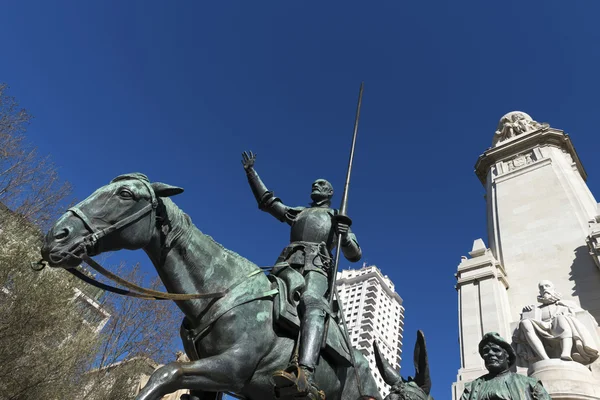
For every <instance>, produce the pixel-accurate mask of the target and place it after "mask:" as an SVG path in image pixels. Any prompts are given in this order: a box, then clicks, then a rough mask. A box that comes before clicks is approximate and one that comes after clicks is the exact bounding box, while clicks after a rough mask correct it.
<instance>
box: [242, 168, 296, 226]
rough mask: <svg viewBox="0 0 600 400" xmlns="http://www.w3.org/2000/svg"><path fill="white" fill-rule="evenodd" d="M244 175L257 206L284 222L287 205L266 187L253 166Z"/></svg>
mask: <svg viewBox="0 0 600 400" xmlns="http://www.w3.org/2000/svg"><path fill="white" fill-rule="evenodd" d="M246 177H247V178H248V183H249V184H250V188H251V189H252V194H254V198H255V199H256V202H257V203H258V208H259V209H261V210H262V211H265V212H268V213H269V214H271V215H272V216H274V217H275V218H277V219H278V220H280V221H281V222H285V221H286V218H285V216H286V213H287V211H288V209H289V207H288V206H286V205H285V204H283V203H282V202H281V200H280V199H279V198H278V197H275V194H274V193H273V192H272V191H270V190H268V189H267V187H266V186H265V184H264V183H263V181H262V180H261V179H260V177H259V176H258V174H257V173H256V171H255V170H254V168H249V169H248V170H247V171H246Z"/></svg>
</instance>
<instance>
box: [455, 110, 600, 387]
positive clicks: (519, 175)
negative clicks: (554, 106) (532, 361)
mask: <svg viewBox="0 0 600 400" xmlns="http://www.w3.org/2000/svg"><path fill="white" fill-rule="evenodd" d="M475 173H476V175H477V177H478V178H479V180H480V181H481V183H482V184H483V186H484V187H485V189H486V197H485V198H486V204H487V226H488V228H487V231H488V232H487V234H488V242H489V249H488V248H486V246H485V245H484V244H483V241H482V240H481V239H478V240H477V241H475V245H474V247H473V251H471V253H469V254H470V256H471V257H470V258H466V257H463V260H462V262H461V263H460V264H459V266H458V272H457V274H456V276H457V286H456V288H457V291H458V298H459V335H460V346H461V348H460V353H461V368H460V370H459V372H458V379H457V382H455V384H454V385H453V398H455V399H456V398H459V397H460V395H461V393H462V388H463V387H464V383H465V382H468V381H471V380H473V379H474V378H476V377H477V376H480V375H484V374H485V372H486V371H485V368H484V366H483V365H482V364H481V361H480V360H478V359H477V356H478V351H477V343H478V342H479V340H480V339H481V337H482V335H483V333H484V332H487V331H496V332H499V333H500V334H501V335H502V336H504V337H507V338H511V337H512V336H513V333H514V331H515V329H517V328H518V326H519V321H520V318H521V313H522V311H523V306H524V305H526V304H531V302H532V291H534V290H536V288H537V285H538V283H539V282H540V280H542V279H547V280H550V281H552V282H553V284H554V286H555V287H556V290H557V291H558V292H561V293H562V294H563V297H564V299H565V300H569V301H572V302H573V303H575V304H576V305H577V306H578V307H581V308H583V309H585V310H587V311H589V314H591V316H590V318H591V319H594V318H595V319H598V318H599V317H600V269H599V267H600V223H598V221H600V216H599V214H600V213H599V212H598V211H597V210H598V205H597V203H596V200H595V199H594V196H593V195H592V193H591V192H590V190H589V188H588V187H587V184H586V178H587V175H586V172H585V170H584V168H583V165H582V164H581V161H580V160H579V157H578V156H577V152H576V151H575V148H574V147H573V144H572V142H571V139H570V138H569V136H568V135H567V134H565V133H564V132H563V131H561V130H559V129H555V128H552V127H550V126H549V125H548V124H540V123H538V122H536V121H534V120H533V119H532V118H531V117H530V116H529V115H527V114H526V113H523V112H519V111H515V112H511V113H508V114H506V115H505V116H503V117H502V119H501V120H500V123H499V124H498V128H497V130H496V133H495V134H494V137H493V141H492V147H490V148H488V149H487V150H486V151H485V152H484V153H483V154H482V155H481V156H480V157H479V159H478V160H477V163H476V165H475ZM594 249H596V250H594ZM476 250H477V251H476ZM594 251H596V253H594ZM594 254H596V255H597V258H596V259H595V258H594V257H593V256H594ZM596 262H598V267H597V266H596ZM592 325H594V326H592V327H591V330H592V331H593V332H592V336H593V338H594V341H598V327H597V324H592ZM598 344H599V343H596V348H600V347H598ZM579 366H582V365H579ZM584 368H587V369H588V370H590V369H593V368H592V367H591V366H586V367H584ZM527 371H528V369H527V368H519V369H518V371H517V372H519V373H522V374H527ZM529 372H530V373H533V372H532V371H529ZM542 381H543V380H542ZM551 394H552V393H551ZM561 398H566V397H561Z"/></svg>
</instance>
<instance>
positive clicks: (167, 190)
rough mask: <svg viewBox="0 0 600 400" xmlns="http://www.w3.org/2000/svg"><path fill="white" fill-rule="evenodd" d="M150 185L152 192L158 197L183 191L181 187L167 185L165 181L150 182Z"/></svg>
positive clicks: (169, 195)
mask: <svg viewBox="0 0 600 400" xmlns="http://www.w3.org/2000/svg"><path fill="white" fill-rule="evenodd" d="M150 186H152V189H154V193H155V194H156V195H157V196H158V197H171V196H175V195H176V194H179V193H183V189H182V188H180V187H177V186H171V185H167V184H166V183H161V182H152V183H151V184H150Z"/></svg>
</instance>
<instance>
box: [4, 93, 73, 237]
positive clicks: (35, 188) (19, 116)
mask: <svg viewBox="0 0 600 400" xmlns="http://www.w3.org/2000/svg"><path fill="white" fill-rule="evenodd" d="M7 91H8V86H7V85H6V84H2V83H0V203H3V204H5V205H6V206H8V207H9V208H10V209H11V210H13V211H16V212H17V213H19V214H21V215H22V216H24V217H25V218H27V219H28V220H30V221H32V222H34V223H36V224H37V225H38V226H40V227H41V228H42V229H44V228H47V227H48V223H49V222H50V221H51V220H52V219H53V218H54V217H55V216H56V215H57V211H59V210H61V209H63V208H64V203H65V200H66V199H68V198H69V196H70V194H71V186H70V184H69V183H68V182H63V181H61V180H60V179H59V177H58V173H57V168H56V166H55V165H54V164H53V163H52V161H51V160H50V159H49V158H48V157H42V156H40V155H39V154H38V151H37V149H36V148H35V147H34V146H33V145H31V143H29V142H28V140H27V138H26V136H25V133H26V130H27V127H28V126H29V124H30V122H31V120H32V116H31V115H30V114H29V113H28V112H27V110H25V109H23V108H20V107H19V104H18V102H17V101H16V100H15V98H14V97H12V96H9V95H8V94H7Z"/></svg>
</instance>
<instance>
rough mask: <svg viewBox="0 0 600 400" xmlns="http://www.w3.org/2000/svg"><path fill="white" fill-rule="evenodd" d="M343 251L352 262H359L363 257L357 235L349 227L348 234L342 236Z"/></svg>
mask: <svg viewBox="0 0 600 400" xmlns="http://www.w3.org/2000/svg"><path fill="white" fill-rule="evenodd" d="M342 253H344V257H346V258H347V259H348V261H350V262H358V261H360V259H361V257H362V250H361V249H360V246H359V244H358V240H356V235H355V234H354V233H353V232H352V230H351V229H350V228H348V234H347V235H344V236H342Z"/></svg>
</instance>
